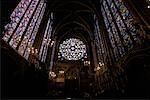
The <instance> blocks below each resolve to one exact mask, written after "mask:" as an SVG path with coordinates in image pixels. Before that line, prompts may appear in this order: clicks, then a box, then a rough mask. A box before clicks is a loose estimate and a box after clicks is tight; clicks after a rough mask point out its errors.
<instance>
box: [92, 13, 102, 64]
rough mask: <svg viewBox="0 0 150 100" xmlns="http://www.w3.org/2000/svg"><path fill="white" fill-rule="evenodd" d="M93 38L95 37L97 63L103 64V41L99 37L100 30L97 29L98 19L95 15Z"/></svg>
mask: <svg viewBox="0 0 150 100" xmlns="http://www.w3.org/2000/svg"><path fill="white" fill-rule="evenodd" d="M94 36H95V43H96V51H97V55H98V61H99V62H100V61H101V62H104V61H105V55H104V53H105V52H104V44H103V40H102V37H101V33H100V29H99V23H98V18H97V17H96V15H94Z"/></svg>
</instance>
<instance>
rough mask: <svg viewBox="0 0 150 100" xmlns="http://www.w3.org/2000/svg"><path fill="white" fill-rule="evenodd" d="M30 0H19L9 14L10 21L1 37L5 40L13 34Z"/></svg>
mask: <svg viewBox="0 0 150 100" xmlns="http://www.w3.org/2000/svg"><path fill="white" fill-rule="evenodd" d="M30 3H31V0H21V2H19V4H18V5H17V7H16V8H15V10H14V11H13V13H12V14H11V16H10V19H11V22H10V23H9V24H7V25H6V26H5V31H6V32H5V35H4V37H3V39H4V40H5V41H6V42H7V41H8V40H9V38H10V36H11V35H12V34H13V32H14V30H15V29H16V27H17V25H18V23H19V22H20V20H21V18H22V17H23V14H24V13H25V11H26V10H27V7H28V6H29V5H30Z"/></svg>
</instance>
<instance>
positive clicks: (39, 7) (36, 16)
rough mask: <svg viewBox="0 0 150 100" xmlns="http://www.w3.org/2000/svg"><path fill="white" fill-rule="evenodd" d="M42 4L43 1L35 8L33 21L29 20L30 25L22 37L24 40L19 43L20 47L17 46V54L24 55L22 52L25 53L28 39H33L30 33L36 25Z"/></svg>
mask: <svg viewBox="0 0 150 100" xmlns="http://www.w3.org/2000/svg"><path fill="white" fill-rule="evenodd" d="M43 4H44V3H43V0H41V1H40V4H39V5H38V8H37V10H36V12H35V13H34V16H33V19H32V20H31V22H30V25H29V27H28V29H27V31H26V33H25V35H24V38H23V40H22V41H21V45H20V46H19V49H18V52H19V54H21V55H23V54H24V51H25V49H26V47H27V44H28V42H29V39H30V38H33V37H34V36H32V32H33V30H34V28H35V25H36V22H37V20H38V18H39V15H40V12H41V10H42V7H43ZM31 36H32V37H31Z"/></svg>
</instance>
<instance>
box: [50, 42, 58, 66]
mask: <svg viewBox="0 0 150 100" xmlns="http://www.w3.org/2000/svg"><path fill="white" fill-rule="evenodd" d="M55 49H56V39H55V40H54V44H53V46H52V54H51V60H50V67H49V69H52V67H53V64H54V55H55Z"/></svg>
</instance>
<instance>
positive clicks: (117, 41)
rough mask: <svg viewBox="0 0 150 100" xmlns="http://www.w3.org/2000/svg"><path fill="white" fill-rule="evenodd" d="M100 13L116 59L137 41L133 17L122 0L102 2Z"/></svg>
mask: <svg viewBox="0 0 150 100" xmlns="http://www.w3.org/2000/svg"><path fill="white" fill-rule="evenodd" d="M101 12H102V15H103V17H104V22H105V26H106V28H107V31H108V35H109V39H110V42H111V46H112V48H113V52H114V55H115V58H116V59H117V58H118V57H119V56H122V55H123V54H124V53H125V50H129V49H131V48H132V47H133V42H134V41H136V42H138V41H139V37H138V34H137V33H136V29H135V27H134V26H133V23H132V21H133V17H132V15H131V14H130V12H129V10H128V9H127V7H125V4H124V3H123V1H122V0H103V1H102V5H101Z"/></svg>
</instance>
